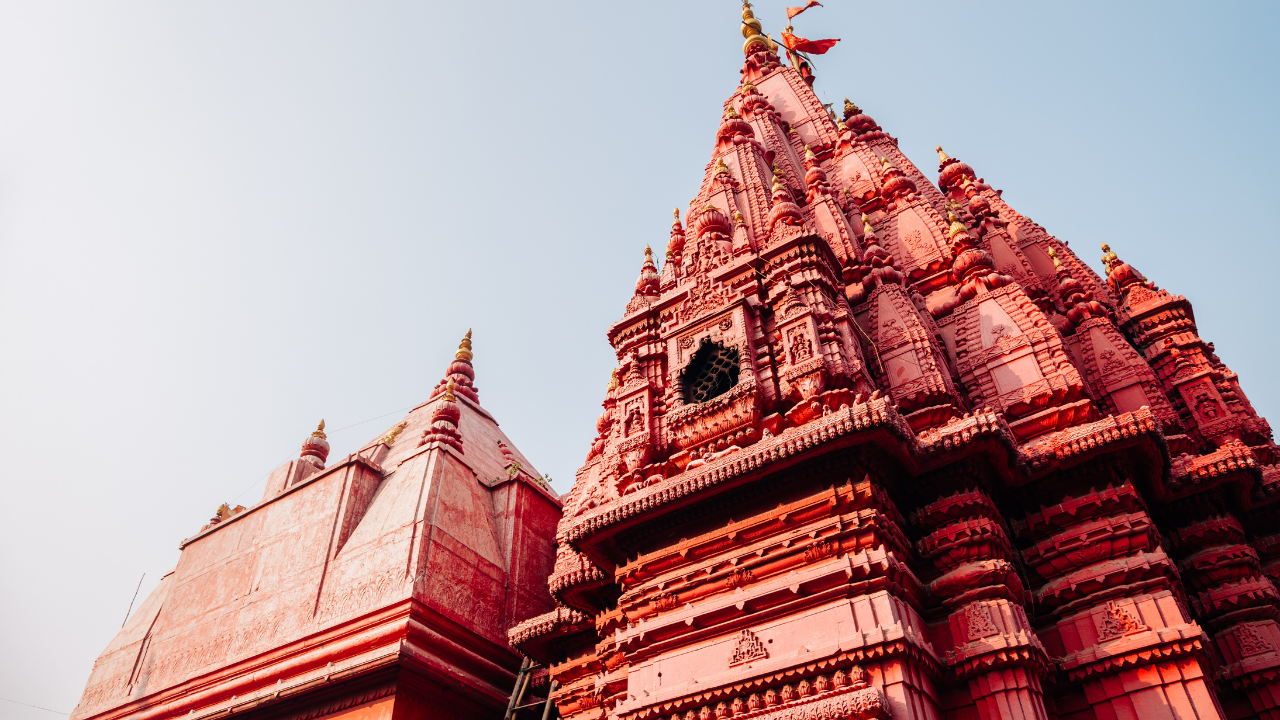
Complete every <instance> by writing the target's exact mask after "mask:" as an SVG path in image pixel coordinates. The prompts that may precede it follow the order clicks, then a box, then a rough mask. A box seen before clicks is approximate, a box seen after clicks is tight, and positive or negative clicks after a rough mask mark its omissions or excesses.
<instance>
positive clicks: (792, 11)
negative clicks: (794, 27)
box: [787, 0, 822, 20]
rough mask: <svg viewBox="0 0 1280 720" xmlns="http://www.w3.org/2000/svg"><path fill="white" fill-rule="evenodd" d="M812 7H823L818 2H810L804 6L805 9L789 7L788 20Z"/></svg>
mask: <svg viewBox="0 0 1280 720" xmlns="http://www.w3.org/2000/svg"><path fill="white" fill-rule="evenodd" d="M811 7H822V3H820V2H818V0H809V2H807V3H805V4H804V7H789V8H787V19H788V20H790V19H791V18H793V17H795V16H797V15H799V14H800V13H802V12H804V11H805V10H808V9H809V8H811Z"/></svg>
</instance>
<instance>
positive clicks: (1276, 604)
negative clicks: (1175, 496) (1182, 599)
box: [1172, 497, 1280, 720]
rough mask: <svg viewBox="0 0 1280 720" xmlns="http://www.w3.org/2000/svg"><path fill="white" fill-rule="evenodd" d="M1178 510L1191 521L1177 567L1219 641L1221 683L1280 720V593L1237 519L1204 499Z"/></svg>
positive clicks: (1178, 534) (1182, 535)
mask: <svg viewBox="0 0 1280 720" xmlns="http://www.w3.org/2000/svg"><path fill="white" fill-rule="evenodd" d="M1176 509H1177V510H1178V511H1179V512H1180V514H1181V515H1182V516H1183V517H1184V518H1185V520H1186V522H1185V524H1183V525H1181V527H1178V528H1177V529H1176V530H1174V531H1173V533H1172V537H1173V542H1174V545H1175V548H1176V550H1177V552H1178V556H1179V558H1180V559H1179V561H1178V567H1179V569H1180V570H1181V571H1182V578H1183V580H1184V581H1185V582H1186V586H1187V591H1188V593H1190V595H1191V605H1192V607H1193V608H1194V609H1195V612H1196V614H1197V615H1198V616H1199V617H1200V618H1201V619H1202V620H1203V621H1204V622H1205V624H1206V626H1207V627H1208V629H1209V632H1210V633H1211V635H1212V637H1213V646H1214V650H1215V651H1216V653H1217V656H1218V660H1219V662H1220V663H1221V670H1220V672H1221V678H1222V680H1224V681H1227V682H1230V683H1231V684H1232V685H1233V686H1234V687H1236V688H1237V689H1239V690H1242V691H1243V692H1244V693H1245V695H1246V696H1247V697H1248V698H1249V702H1250V704H1251V705H1252V706H1253V709H1254V711H1255V712H1257V713H1258V715H1257V717H1259V718H1263V719H1264V720H1280V652H1278V649H1280V626H1278V625H1277V623H1276V617H1277V615H1278V614H1280V592H1277V590H1276V587H1275V585H1274V584H1273V583H1272V582H1271V579H1270V578H1269V577H1267V576H1266V574H1264V573H1263V569H1262V564H1261V562H1260V561H1259V558H1258V551H1257V550H1256V549H1254V548H1253V547H1252V546H1250V545H1249V544H1248V543H1246V541H1245V532H1244V527H1243V526H1242V525H1241V523H1240V521H1239V520H1238V519H1237V518H1236V517H1235V516H1234V515H1232V514H1230V513H1228V512H1226V511H1225V510H1224V509H1223V508H1222V507H1221V505H1219V504H1218V503H1215V502H1212V501H1211V499H1209V498H1205V497H1193V498H1188V499H1187V500H1183V501H1180V502H1179V503H1178V505H1177V508H1176Z"/></svg>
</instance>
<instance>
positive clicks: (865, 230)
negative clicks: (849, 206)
mask: <svg viewBox="0 0 1280 720" xmlns="http://www.w3.org/2000/svg"><path fill="white" fill-rule="evenodd" d="M875 232H876V231H875V228H873V227H871V218H869V217H867V214H866V213H862V234H863V235H874V234H875Z"/></svg>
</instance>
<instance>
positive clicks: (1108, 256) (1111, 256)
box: [1102, 243, 1120, 270]
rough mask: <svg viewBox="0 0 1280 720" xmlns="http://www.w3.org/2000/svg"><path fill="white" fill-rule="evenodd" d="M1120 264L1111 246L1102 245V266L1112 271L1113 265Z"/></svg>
mask: <svg viewBox="0 0 1280 720" xmlns="http://www.w3.org/2000/svg"><path fill="white" fill-rule="evenodd" d="M1119 262H1120V258H1118V257H1116V254H1115V253H1113V252H1111V246H1110V245H1108V244H1106V243H1102V264H1103V265H1105V266H1106V268H1107V269H1108V270H1110V269H1111V266H1112V265H1115V264H1117V263H1119Z"/></svg>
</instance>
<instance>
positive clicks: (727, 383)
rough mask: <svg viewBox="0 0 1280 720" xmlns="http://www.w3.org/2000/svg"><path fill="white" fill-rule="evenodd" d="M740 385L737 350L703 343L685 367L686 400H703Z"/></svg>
mask: <svg viewBox="0 0 1280 720" xmlns="http://www.w3.org/2000/svg"><path fill="white" fill-rule="evenodd" d="M737 384H738V349H737V348H727V347H725V346H723V345H721V344H720V343H703V345H702V347H700V348H698V352H696V353H694V355H693V359H692V360H690V361H689V366H688V367H686V368H685V370H684V397H685V401H686V402H691V403H704V402H706V401H708V400H710V399H712V398H714V397H716V396H718V395H723V394H725V393H726V392H729V389H730V388H732V387H733V386H734V385H737Z"/></svg>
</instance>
